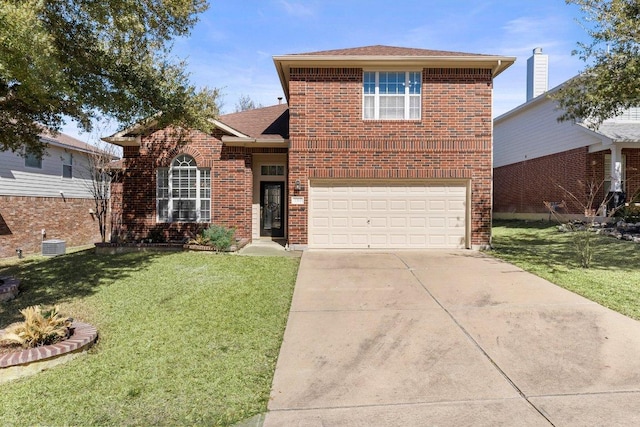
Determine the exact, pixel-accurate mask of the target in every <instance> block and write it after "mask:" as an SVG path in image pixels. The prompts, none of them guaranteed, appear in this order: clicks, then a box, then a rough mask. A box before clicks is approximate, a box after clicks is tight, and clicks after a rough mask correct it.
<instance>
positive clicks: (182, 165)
mask: <svg viewBox="0 0 640 427" xmlns="http://www.w3.org/2000/svg"><path fill="white" fill-rule="evenodd" d="M156 201H157V205H156V206H157V212H158V221H159V222H210V221H211V171H210V170H209V169H203V168H198V167H197V165H196V161H195V159H194V158H193V157H191V156H189V155H187V154H181V155H179V156H178V157H176V158H175V159H174V160H173V162H172V163H171V167H170V168H161V169H158V171H157V184H156Z"/></svg>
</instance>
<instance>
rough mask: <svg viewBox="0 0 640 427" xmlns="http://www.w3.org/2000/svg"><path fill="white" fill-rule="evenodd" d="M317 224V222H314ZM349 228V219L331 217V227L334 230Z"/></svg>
mask: <svg viewBox="0 0 640 427" xmlns="http://www.w3.org/2000/svg"><path fill="white" fill-rule="evenodd" d="M327 223H328V221H327ZM314 224H315V222H314ZM348 226H349V217H346V216H344V217H340V216H333V217H331V227H333V228H340V227H342V228H346V227H348Z"/></svg>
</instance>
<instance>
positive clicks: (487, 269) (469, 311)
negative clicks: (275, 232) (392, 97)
mask: <svg viewBox="0 0 640 427" xmlns="http://www.w3.org/2000/svg"><path fill="white" fill-rule="evenodd" d="M639 354H640V322H637V321H635V320H632V319H629V318H627V317H625V316H622V315H620V314H618V313H615V312H613V311H611V310H608V309H606V308H603V307H602V306H600V305H598V304H595V303H593V302H591V301H589V300H586V299H584V298H582V297H579V296H577V295H575V294H573V293H571V292H568V291H565V290H563V289H561V288H559V287H557V286H555V285H553V284H551V283H549V282H547V281H545V280H542V279H540V278H538V277H536V276H533V275H531V274H529V273H526V272H523V271H522V270H520V269H518V268H516V267H514V266H512V265H510V264H507V263H504V262H502V261H499V260H496V259H494V258H491V257H488V256H485V255H483V254H480V253H475V252H470V251H460V252H451V253H443V252H435V251H433V252H429V251H424V252H395V253H376V252H367V253H365V252H360V253H347V252H329V251H324V252H323V251H307V252H305V253H304V255H303V257H302V260H301V266H300V270H299V273H298V280H297V283H296V289H295V293H294V297H293V304H292V308H291V313H290V315H289V320H288V324H287V329H286V332H285V337H284V342H283V346H282V349H281V352H280V357H279V359H278V365H277V369H276V373H275V378H274V381H273V388H272V394H271V401H270V404H269V412H268V413H267V415H266V419H265V422H264V425H265V426H267V427H270V426H353V425H367V426H369V425H377V426H424V425H439V426H477V425H486V426H497V425H504V426H512V425H518V426H549V425H555V426H576V425H584V426H593V425H616V426H624V425H629V426H631V425H640V357H638V355H639Z"/></svg>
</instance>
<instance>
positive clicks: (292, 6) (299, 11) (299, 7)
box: [278, 0, 315, 18]
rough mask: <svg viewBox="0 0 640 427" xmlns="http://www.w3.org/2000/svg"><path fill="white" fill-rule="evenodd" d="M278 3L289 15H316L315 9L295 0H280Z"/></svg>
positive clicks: (299, 16)
mask: <svg viewBox="0 0 640 427" xmlns="http://www.w3.org/2000/svg"><path fill="white" fill-rule="evenodd" d="M278 4H279V5H280V6H281V7H282V8H283V9H284V11H285V12H286V13H287V15H290V16H295V17H298V18H307V17H310V16H314V15H315V10H314V9H313V7H311V6H309V5H304V4H302V3H299V2H295V1H288V0H279V1H278Z"/></svg>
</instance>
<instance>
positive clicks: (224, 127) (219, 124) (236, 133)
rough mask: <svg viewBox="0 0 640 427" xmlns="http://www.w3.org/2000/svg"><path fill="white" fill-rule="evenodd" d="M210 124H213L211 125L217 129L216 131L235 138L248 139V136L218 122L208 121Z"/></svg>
mask: <svg viewBox="0 0 640 427" xmlns="http://www.w3.org/2000/svg"><path fill="white" fill-rule="evenodd" d="M210 122H211V123H213V125H214V126H215V127H217V128H218V129H220V130H223V131H225V132H227V133H230V134H233V135H235V136H237V137H238V138H250V137H249V135H246V134H244V133H242V132H240V131H238V130H236V129H234V128H232V127H231V126H229V125H226V124H224V123H222V122H221V121H219V120H216V119H210ZM223 138H224V137H223Z"/></svg>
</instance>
